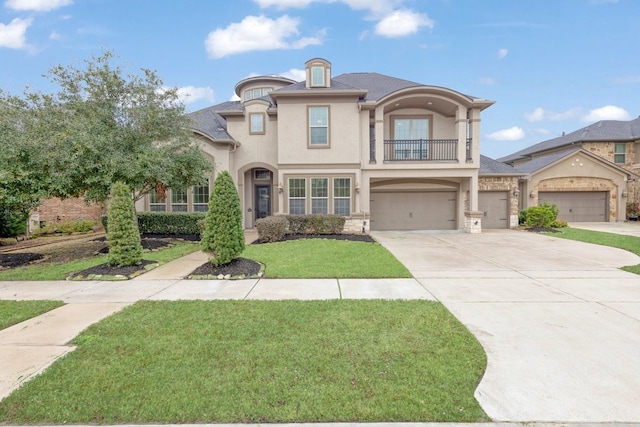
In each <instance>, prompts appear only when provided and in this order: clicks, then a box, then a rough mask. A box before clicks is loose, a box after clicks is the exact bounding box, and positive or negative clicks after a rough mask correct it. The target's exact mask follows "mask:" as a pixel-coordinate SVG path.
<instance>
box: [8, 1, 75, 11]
mask: <svg viewBox="0 0 640 427" xmlns="http://www.w3.org/2000/svg"><path fill="white" fill-rule="evenodd" d="M72 4H73V0H7V1H5V2H4V6H5V7H7V8H9V9H13V10H32V11H34V12H49V11H51V10H55V9H59V8H61V7H64V6H69V5H72Z"/></svg>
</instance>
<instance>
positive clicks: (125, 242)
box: [107, 182, 142, 267]
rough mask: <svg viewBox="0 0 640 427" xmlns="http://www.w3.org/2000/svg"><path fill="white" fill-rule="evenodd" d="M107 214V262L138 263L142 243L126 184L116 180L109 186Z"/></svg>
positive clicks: (124, 264)
mask: <svg viewBox="0 0 640 427" xmlns="http://www.w3.org/2000/svg"><path fill="white" fill-rule="evenodd" d="M107 215H108V217H109V219H108V222H109V228H108V229H107V243H108V245H109V254H108V258H107V259H108V263H109V264H110V265H113V266H118V267H125V266H130V265H137V264H140V262H141V261H142V243H141V242H140V232H139V231H138V227H137V226H136V213H135V209H134V207H133V202H132V201H131V191H130V190H129V187H128V186H127V185H126V184H124V183H122V182H116V183H115V184H113V186H112V187H111V202H110V203H109V209H108V210H107Z"/></svg>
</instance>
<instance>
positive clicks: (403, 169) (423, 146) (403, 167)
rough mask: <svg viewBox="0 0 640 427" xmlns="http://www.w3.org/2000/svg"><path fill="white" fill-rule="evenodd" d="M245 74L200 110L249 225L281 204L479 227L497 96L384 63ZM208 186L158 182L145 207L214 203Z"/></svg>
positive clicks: (398, 224) (384, 224)
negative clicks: (489, 125) (226, 94)
mask: <svg viewBox="0 0 640 427" xmlns="http://www.w3.org/2000/svg"><path fill="white" fill-rule="evenodd" d="M305 70H306V80H305V81H302V82H295V81H293V80H290V79H287V78H284V77H280V76H257V77H250V78H247V79H244V80H242V81H240V82H239V83H238V84H237V85H236V87H235V92H236V94H237V96H238V97H239V98H240V100H238V101H228V102H224V103H221V104H218V105H214V106H211V107H208V108H204V109H202V110H199V111H196V112H194V113H191V114H190V116H191V118H192V119H193V129H192V130H193V135H194V138H196V139H197V140H198V143H199V145H200V147H201V149H202V150H203V152H204V153H205V154H206V155H207V156H208V157H209V158H210V159H211V162H212V163H213V164H214V167H215V172H214V175H215V173H217V172H219V171H222V170H227V171H229V172H230V174H231V176H232V177H233V179H234V181H235V183H236V186H237V189H238V193H239V196H240V200H241V204H242V210H243V215H244V218H243V221H244V227H245V228H247V229H251V228H253V227H254V225H255V221H256V220H257V219H259V218H263V217H266V216H269V215H278V214H310V213H330V214H338V215H343V216H345V217H346V218H347V226H348V228H349V229H351V230H354V231H356V230H357V231H361V230H419V229H428V230H465V231H467V232H479V231H480V229H481V227H482V216H483V214H484V213H483V212H480V211H479V210H478V209H479V207H478V206H479V205H478V203H479V196H478V194H479V193H478V192H479V188H480V182H479V169H480V163H481V156H480V122H481V119H480V115H481V112H482V111H483V110H484V109H486V108H488V107H490V106H491V105H492V104H493V103H494V102H493V101H489V100H485V99H481V98H476V97H471V96H468V95H464V94H462V93H459V92H457V91H455V90H452V89H448V88H443V87H437V86H429V85H424V84H420V83H415V82H411V81H407V80H403V79H398V78H395V77H390V76H386V75H382V74H377V73H347V74H341V75H338V76H333V75H332V68H331V63H330V62H329V61H327V60H325V59H322V58H315V59H311V60H309V61H307V62H306V64H305ZM214 175H212V176H211V177H210V179H209V180H208V182H204V183H203V184H202V186H200V187H194V188H191V189H170V190H169V191H168V194H166V195H165V197H164V198H163V199H159V198H158V197H157V195H156V194H154V193H152V194H150V195H149V197H147V198H145V199H144V200H141V201H140V202H139V203H138V205H137V206H136V207H137V209H138V210H155V211H197V210H206V207H205V204H206V203H205V202H206V201H208V198H207V197H205V196H206V195H208V192H209V187H210V185H212V184H213V178H214Z"/></svg>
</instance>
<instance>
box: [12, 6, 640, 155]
mask: <svg viewBox="0 0 640 427" xmlns="http://www.w3.org/2000/svg"><path fill="white" fill-rule="evenodd" d="M2 1H3V3H2V7H1V8H0V89H2V90H4V91H7V92H9V93H13V94H20V93H21V92H22V90H23V88H24V87H25V86H30V87H32V88H34V89H37V90H42V91H45V92H46V91H50V90H51V89H52V87H51V86H50V84H49V83H48V81H47V80H46V79H44V78H43V77H42V75H43V74H45V73H47V71H48V70H49V69H50V68H51V67H53V66H54V65H58V64H63V65H68V64H74V65H80V64H81V62H82V60H84V59H87V58H90V57H91V56H92V55H93V56H99V55H100V54H101V53H102V51H103V50H111V51H112V52H114V53H115V54H116V55H117V56H118V63H119V64H120V65H122V66H123V68H124V69H125V70H126V71H127V72H130V73H136V72H137V70H139V69H140V68H148V69H152V70H156V71H157V72H158V74H159V75H160V76H161V77H162V79H163V80H164V82H165V84H166V85H167V86H175V87H178V88H180V89H181V93H182V94H183V95H184V96H185V97H184V102H185V105H186V107H187V110H188V111H195V110H197V109H200V108H203V107H206V106H209V105H212V104H215V103H220V102H224V101H227V100H229V99H232V97H233V96H234V92H233V90H234V86H235V84H236V83H237V82H238V81H240V80H241V79H243V78H246V77H249V76H253V75H258V74H281V75H285V76H287V77H291V78H294V79H296V80H300V79H302V74H301V73H302V69H303V68H304V63H305V62H306V61H307V60H309V59H311V58H315V57H321V58H325V59H327V60H329V61H330V62H331V63H332V66H333V74H334V75H338V74H341V73H348V72H358V71H371V72H378V73H382V74H388V75H391V76H394V77H399V78H403V79H407V80H412V81H415V82H419V83H423V84H428V85H435V86H445V87H448V88H451V89H454V90H457V91H459V92H462V93H465V94H468V95H473V96H477V97H480V98H486V99H491V100H494V101H496V104H495V105H494V106H492V107H490V108H489V109H487V110H485V112H484V114H483V117H482V119H483V120H482V146H481V151H482V153H483V154H485V155H487V156H489V157H493V158H499V157H501V156H504V155H507V154H510V153H512V152H515V151H517V150H520V149H522V148H524V147H527V146H529V145H531V144H534V143H537V142H540V141H544V140H547V139H550V138H553V137H556V136H559V135H560V134H561V133H562V132H563V131H565V132H571V131H574V130H577V129H579V128H581V127H583V126H586V125H588V124H590V123H593V122H595V121H598V120H606V119H613V120H630V119H633V118H635V117H638V115H640V55H639V54H638V40H639V39H640V1H637V0H553V1H551V0H538V1H517V0H514V1H511V0H482V1H478V0H228V1H226V2H225V1H219V0H215V1H214V0H183V1H178V0H164V1H158V0H2Z"/></svg>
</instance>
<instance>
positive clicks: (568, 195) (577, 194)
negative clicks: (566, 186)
mask: <svg viewBox="0 0 640 427" xmlns="http://www.w3.org/2000/svg"><path fill="white" fill-rule="evenodd" d="M538 200H539V203H540V204H542V203H544V202H547V203H548V204H550V205H556V207H557V208H558V210H559V211H560V212H559V214H558V219H561V220H564V221H567V222H607V221H609V192H608V191H556V192H540V194H539V195H538Z"/></svg>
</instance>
